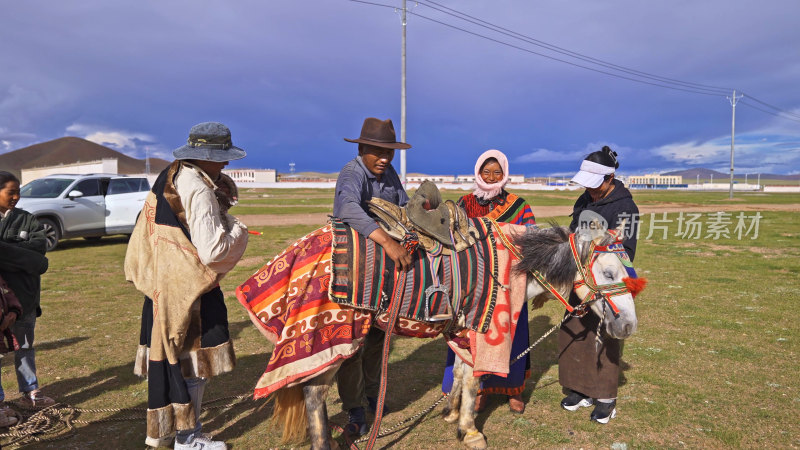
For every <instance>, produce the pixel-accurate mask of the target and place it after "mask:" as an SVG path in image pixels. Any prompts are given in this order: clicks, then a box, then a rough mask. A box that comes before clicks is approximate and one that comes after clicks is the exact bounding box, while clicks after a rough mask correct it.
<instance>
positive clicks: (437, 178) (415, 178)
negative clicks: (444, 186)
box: [406, 173, 456, 183]
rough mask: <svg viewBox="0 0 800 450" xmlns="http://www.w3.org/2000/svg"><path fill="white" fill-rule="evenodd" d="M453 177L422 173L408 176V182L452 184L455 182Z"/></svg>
mask: <svg viewBox="0 0 800 450" xmlns="http://www.w3.org/2000/svg"><path fill="white" fill-rule="evenodd" d="M455 178H456V177H454V176H453V175H425V174H422V173H414V174H408V175H406V181H407V182H409V183H422V182H423V181H433V182H434V183H452V182H454V181H455Z"/></svg>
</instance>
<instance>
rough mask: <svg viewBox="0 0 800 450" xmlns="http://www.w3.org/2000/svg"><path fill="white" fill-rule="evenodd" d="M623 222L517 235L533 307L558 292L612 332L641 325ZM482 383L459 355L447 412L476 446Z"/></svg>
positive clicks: (479, 445)
mask: <svg viewBox="0 0 800 450" xmlns="http://www.w3.org/2000/svg"><path fill="white" fill-rule="evenodd" d="M623 227H624V225H620V227H619V228H618V229H617V230H612V231H607V230H605V229H594V231H593V230H591V229H581V230H579V231H578V232H577V233H575V234H570V233H569V229H568V228H561V227H555V226H554V227H551V228H548V229H539V230H537V231H529V232H527V233H525V234H524V235H520V236H517V237H516V238H513V241H514V244H515V245H516V247H517V248H518V249H519V250H520V256H521V259H520V261H519V262H518V263H517V265H516V269H517V270H518V271H525V272H528V273H529V274H530V275H529V277H528V283H527V297H528V299H530V300H531V302H532V307H533V308H534V309H535V308H538V307H541V305H542V304H543V303H544V302H545V301H547V300H549V299H552V298H558V299H559V300H561V301H562V302H563V303H564V305H565V307H566V308H567V310H568V313H570V314H583V313H587V312H588V311H591V312H592V313H593V314H596V315H597V316H598V317H600V318H601V320H602V324H603V325H604V330H605V333H606V334H607V335H608V336H610V337H612V338H615V339H625V338H627V337H628V336H630V335H631V334H633V333H634V332H635V331H636V325H637V321H636V307H635V304H634V301H633V296H634V295H635V294H636V293H638V291H639V290H641V289H642V288H643V287H644V283H645V282H644V280H640V281H638V282H637V281H633V279H631V278H630V277H629V273H628V270H627V268H626V266H625V263H624V261H625V260H626V259H627V254H624V255H623V254H622V253H623V252H624V250H623V249H622V246H621V244H622V236H623V235H622V230H623ZM609 249H611V250H609ZM573 288H574V289H575V292H576V294H577V295H578V297H579V298H581V299H583V302H582V303H581V305H580V306H578V307H577V308H573V307H572V306H570V305H569V304H568V303H567V299H568V298H569V294H570V292H571V291H572V290H573ZM462 355H463V354H462ZM516 356H517V355H512V357H516ZM479 384H480V381H479V379H478V378H476V377H475V376H473V371H472V367H471V366H470V365H469V364H467V363H466V362H464V360H463V359H462V358H461V357H459V356H457V357H456V359H455V364H454V366H453V388H452V390H451V392H450V396H449V397H448V403H447V406H446V407H445V411H444V414H443V415H444V420H445V421H447V422H448V423H455V422H456V421H457V422H458V432H457V436H458V438H459V439H460V440H462V441H463V442H464V444H465V445H466V446H467V447H469V448H473V449H483V448H486V439H485V436H484V435H483V434H482V433H481V432H480V431H478V430H477V428H475V413H474V410H475V399H476V395H477V392H478V386H479Z"/></svg>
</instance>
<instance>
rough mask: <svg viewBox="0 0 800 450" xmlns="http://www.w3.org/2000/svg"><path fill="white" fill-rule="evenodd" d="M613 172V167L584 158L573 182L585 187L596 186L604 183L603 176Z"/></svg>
mask: <svg viewBox="0 0 800 450" xmlns="http://www.w3.org/2000/svg"><path fill="white" fill-rule="evenodd" d="M612 173H614V168H613V167H608V166H604V165H602V164H598V163H596V162H592V161H588V160H585V159H584V160H583V162H582V163H581V168H580V170H579V171H578V173H576V174H575V176H574V177H572V182H573V183H576V184H580V185H581V186H583V187H585V188H596V187H598V186H600V185H601V184H603V177H605V176H606V175H610V174H612Z"/></svg>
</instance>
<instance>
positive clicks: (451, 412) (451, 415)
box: [442, 409, 460, 439]
mask: <svg viewBox="0 0 800 450" xmlns="http://www.w3.org/2000/svg"><path fill="white" fill-rule="evenodd" d="M442 418H444V421H445V422H447V423H456V422H457V421H458V410H456V409H445V410H444V411H442ZM459 439H460V438H459Z"/></svg>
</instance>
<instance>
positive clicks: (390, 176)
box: [333, 117, 411, 435]
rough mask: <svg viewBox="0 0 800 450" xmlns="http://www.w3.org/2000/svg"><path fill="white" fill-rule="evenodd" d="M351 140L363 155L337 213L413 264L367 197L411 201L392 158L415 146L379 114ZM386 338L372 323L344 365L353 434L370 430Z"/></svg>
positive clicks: (339, 186) (341, 184) (348, 169)
mask: <svg viewBox="0 0 800 450" xmlns="http://www.w3.org/2000/svg"><path fill="white" fill-rule="evenodd" d="M345 140H346V141H348V142H353V143H357V144H358V156H356V157H355V159H353V160H352V161H350V162H348V163H347V164H346V165H345V166H344V168H342V170H341V171H340V172H339V177H338V179H337V180H336V194H335V197H334V200H333V216H334V217H336V218H338V219H341V220H342V221H343V222H345V223H346V224H348V225H349V226H350V227H351V228H353V229H354V230H356V231H358V232H359V233H360V234H362V235H364V236H367V237H369V238H370V239H372V240H373V241H375V242H377V243H378V244H380V245H381V246H382V247H383V250H384V251H385V252H386V255H387V256H388V257H389V258H390V259H391V260H392V261H394V265H395V267H396V268H398V269H400V270H406V269H408V268H409V267H410V266H411V255H409V253H408V252H407V251H406V249H405V248H404V247H403V246H402V245H400V244H399V243H398V242H397V241H395V240H394V239H392V238H391V237H390V236H389V235H388V234H386V232H385V231H383V229H382V228H381V227H380V226H378V223H377V222H376V221H375V219H374V218H372V217H371V216H370V215H369V213H368V209H367V202H368V201H369V200H370V198H372V197H378V198H381V199H384V200H388V201H390V202H392V203H394V204H396V205H399V206H405V204H406V203H408V195H407V194H406V191H405V189H404V188H403V184H402V182H401V181H400V177H398V176H397V172H396V171H395V170H394V167H392V159H393V158H394V151H395V149H408V148H411V146H410V145H408V144H406V143H405V142H397V139H396V135H395V132H394V125H392V121H391V120H389V119H387V120H380V119H376V118H374V117H370V118H367V119H365V120H364V125H363V126H362V127H361V135H360V136H359V137H358V138H357V139H347V138H345ZM385 337H386V335H385V333H384V332H383V331H381V330H379V329H377V328H374V327H373V328H371V329H370V331H369V333H368V334H367V337H366V339H365V342H364V346H363V347H362V348H361V350H360V351H359V352H358V353H356V354H355V355H354V356H353V357H351V358H350V359H348V360H346V361H345V362H344V363H343V364H342V366H341V368H340V369H339V372H338V374H337V385H338V388H339V397H341V399H342V409H344V410H345V411H347V412H348V414H349V421H348V424H347V427H346V431H347V432H348V433H350V434H356V435H361V434H365V433H366V432H367V425H366V414H365V411H364V401H365V400H366V404H367V405H368V406H369V407H370V409H371V410H372V411H373V412H375V408H376V403H377V398H378V391H379V389H380V378H381V349H382V348H383V341H384V338H385Z"/></svg>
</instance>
